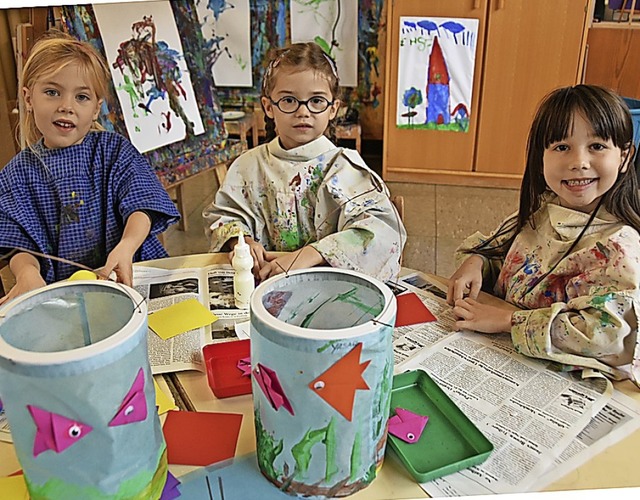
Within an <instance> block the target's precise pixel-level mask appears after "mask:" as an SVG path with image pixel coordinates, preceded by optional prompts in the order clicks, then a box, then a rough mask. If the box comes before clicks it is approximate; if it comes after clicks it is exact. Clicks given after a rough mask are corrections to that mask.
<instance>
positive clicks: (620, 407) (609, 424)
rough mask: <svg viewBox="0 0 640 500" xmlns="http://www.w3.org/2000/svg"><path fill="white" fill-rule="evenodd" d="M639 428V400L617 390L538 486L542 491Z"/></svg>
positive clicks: (559, 457) (561, 454)
mask: <svg viewBox="0 0 640 500" xmlns="http://www.w3.org/2000/svg"><path fill="white" fill-rule="evenodd" d="M639 428H640V403H638V402H637V401H636V400H634V399H632V398H630V397H629V396H627V395H625V394H623V393H622V392H620V391H617V390H616V391H614V393H613V397H612V398H611V400H610V401H609V403H607V404H606V405H605V407H604V408H603V409H602V410H600V412H599V413H598V414H597V415H596V416H595V417H593V418H592V419H591V421H590V422H589V423H588V424H587V426H586V427H585V428H584V429H583V430H582V432H580V433H579V434H578V435H577V436H576V437H575V438H574V439H573V440H572V441H571V443H570V444H569V445H568V446H567V447H566V448H565V449H564V450H563V451H562V453H560V455H559V456H558V458H556V460H555V463H554V464H553V467H551V468H550V469H549V471H548V472H547V473H546V474H544V475H543V476H542V477H541V478H539V479H538V483H537V486H538V487H537V488H536V489H537V490H543V489H544V488H546V487H547V486H549V485H550V484H552V483H554V482H556V481H558V480H559V479H561V478H562V477H564V476H565V475H567V474H568V473H569V472H571V471H572V470H575V469H576V468H578V467H580V466H581V465H582V464H584V463H585V462H587V461H588V460H589V459H590V458H592V457H594V456H595V455H597V454H598V453H600V452H602V451H604V450H605V449H606V448H608V447H609V446H611V445H614V444H615V443H617V442H619V441H621V440H622V439H624V438H626V437H627V436H630V435H631V434H632V433H633V432H635V431H636V430H638V429H639Z"/></svg>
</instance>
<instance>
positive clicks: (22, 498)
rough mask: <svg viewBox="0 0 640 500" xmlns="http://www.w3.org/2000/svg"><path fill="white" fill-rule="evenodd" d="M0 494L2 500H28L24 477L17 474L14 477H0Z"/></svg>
mask: <svg viewBox="0 0 640 500" xmlns="http://www.w3.org/2000/svg"><path fill="white" fill-rule="evenodd" d="M0 492H2V495H1V497H2V498H3V499H4V500H28V499H29V491H28V490H27V483H25V482H24V476H23V475H22V474H17V475H15V476H9V477H0Z"/></svg>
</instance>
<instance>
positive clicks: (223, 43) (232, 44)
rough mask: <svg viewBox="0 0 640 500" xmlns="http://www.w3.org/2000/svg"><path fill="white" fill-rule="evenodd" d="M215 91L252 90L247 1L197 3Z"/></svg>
mask: <svg viewBox="0 0 640 500" xmlns="http://www.w3.org/2000/svg"><path fill="white" fill-rule="evenodd" d="M196 9H197V11H198V18H199V20H200V24H201V26H202V35H203V37H204V38H205V40H206V45H207V49H208V57H209V62H210V64H211V65H212V68H211V72H212V74H213V80H214V83H215V85H216V87H251V86H253V79H252V68H251V40H250V34H251V29H250V14H251V11H250V6H249V0H229V1H225V0H196Z"/></svg>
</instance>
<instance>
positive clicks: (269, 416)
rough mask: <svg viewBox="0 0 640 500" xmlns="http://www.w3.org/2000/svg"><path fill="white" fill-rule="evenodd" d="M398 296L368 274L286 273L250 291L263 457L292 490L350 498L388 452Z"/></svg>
mask: <svg viewBox="0 0 640 500" xmlns="http://www.w3.org/2000/svg"><path fill="white" fill-rule="evenodd" d="M395 317H396V300H395V297H394V295H393V293H392V292H391V290H390V289H389V288H388V287H387V286H386V285H384V284H383V283H381V282H380V281H378V280H376V279H373V278H371V277H369V276H366V275H364V274H361V273H358V272H354V271H349V270H341V269H333V268H313V269H309V270H303V271H294V272H289V273H288V274H286V275H285V274H281V275H279V276H276V277H273V278H271V279H269V280H267V281H265V282H263V283H262V284H260V285H259V286H258V287H257V288H256V290H255V292H254V293H253V296H252V298H251V365H252V379H253V382H252V384H253V386H252V387H253V401H254V412H255V413H254V414H255V426H256V439H257V456H258V464H259V467H260V470H261V471H262V473H263V474H264V475H265V476H266V477H267V478H268V479H269V480H270V481H271V482H273V483H274V484H275V485H276V486H277V487H278V488H280V489H282V490H283V491H286V492H288V493H290V494H294V495H303V496H310V495H319V496H345V495H349V494H351V493H354V492H356V491H358V490H360V489H362V488H364V487H366V486H367V485H368V484H370V483H371V481H373V479H374V478H375V477H376V474H377V471H378V469H379V468H380V466H381V465H382V460H383V457H384V451H385V445H386V438H387V422H388V416H389V404H390V399H391V384H392V376H393V355H392V354H393V351H392V334H393V325H394V323H395Z"/></svg>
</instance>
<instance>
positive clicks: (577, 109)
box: [470, 85, 640, 258]
mask: <svg viewBox="0 0 640 500" xmlns="http://www.w3.org/2000/svg"><path fill="white" fill-rule="evenodd" d="M576 113H579V114H580V115H581V116H582V117H584V119H585V120H586V121H587V122H589V123H590V124H591V127H592V128H593V131H594V133H595V135H596V136H598V137H600V138H602V139H604V140H611V142H613V144H614V145H615V146H616V147H618V148H620V149H621V150H622V152H623V154H624V155H625V156H624V162H625V163H626V164H627V169H626V171H625V172H622V169H621V170H620V172H619V173H618V178H617V179H616V182H615V183H614V185H613V186H612V187H611V189H609V191H607V192H606V193H605V194H604V195H603V196H602V199H601V203H600V204H598V208H599V207H600V206H604V208H605V209H606V210H607V211H608V212H609V213H610V214H612V215H614V216H616V217H617V218H618V219H619V220H620V221H622V222H624V223H625V224H627V225H629V226H631V227H633V228H634V229H635V230H636V231H638V232H640V196H639V195H638V178H637V175H638V174H637V169H638V168H639V167H640V155H639V154H635V162H634V161H633V155H634V153H635V149H636V147H635V146H634V144H633V121H632V119H631V113H630V111H629V108H628V107H627V105H626V104H625V102H624V100H623V99H622V98H621V97H620V96H618V95H617V94H616V93H615V92H613V91H612V90H609V89H606V88H604V87H600V86H597V85H575V86H573V87H563V88H559V89H556V90H554V91H552V92H550V93H549V94H547V95H546V96H545V97H544V99H543V100H542V102H541V103H540V105H539V107H538V111H537V112H536V115H535V117H534V119H533V123H532V125H531V129H530V131H529V139H528V142H527V160H526V166H525V171H524V176H523V177H522V185H521V187H520V207H519V210H518V214H517V216H515V217H514V218H513V219H510V220H509V221H507V222H506V223H505V224H504V225H503V227H502V228H500V229H499V230H498V231H497V232H496V234H494V236H493V237H491V238H489V239H488V240H487V241H485V242H483V243H481V244H479V245H478V246H477V247H475V248H473V249H472V250H471V251H470V253H478V254H481V255H484V256H486V257H489V258H491V257H504V256H505V255H506V253H507V252H508V251H509V248H510V247H511V244H512V243H513V240H514V239H515V237H516V235H517V234H518V233H519V232H520V231H521V230H522V228H523V227H524V226H525V225H526V224H531V225H532V227H533V215H534V214H535V213H536V212H537V211H538V209H539V208H540V207H541V206H542V204H543V202H544V197H545V195H546V193H548V188H547V184H546V181H545V179H544V162H543V157H544V151H545V149H547V148H548V147H549V146H550V145H551V144H553V143H555V142H558V141H562V140H564V139H566V138H567V137H568V136H569V135H570V134H571V130H572V128H573V118H574V116H575V114H576ZM598 208H596V211H597V210H598ZM593 215H594V216H595V213H594V214H593ZM506 235H509V237H508V238H507V239H506V241H504V240H503V241H504V243H502V244H497V241H499V240H500V239H503V237H504V236H506Z"/></svg>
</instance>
